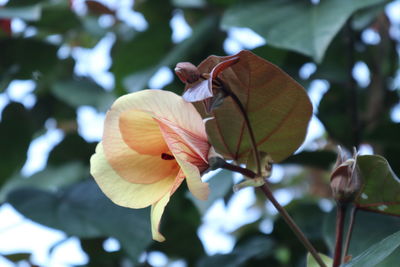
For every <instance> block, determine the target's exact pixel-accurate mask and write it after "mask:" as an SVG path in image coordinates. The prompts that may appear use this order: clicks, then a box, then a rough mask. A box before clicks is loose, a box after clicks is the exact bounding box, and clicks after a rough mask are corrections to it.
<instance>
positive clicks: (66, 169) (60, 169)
mask: <svg viewBox="0 0 400 267" xmlns="http://www.w3.org/2000/svg"><path fill="white" fill-rule="evenodd" d="M88 175H89V170H88V168H87V167H86V166H84V165H83V164H82V163H80V162H71V163H67V164H64V165H61V166H57V167H55V166H48V167H47V168H46V169H44V170H43V171H40V172H38V173H35V174H33V175H32V176H30V177H23V176H21V175H14V176H12V178H11V179H10V180H9V181H7V183H6V184H5V185H4V186H3V187H2V188H1V189H0V203H2V202H4V200H5V199H6V197H7V194H8V193H10V192H11V191H13V190H15V189H17V188H22V187H30V188H37V189H43V190H46V191H50V192H56V191H58V190H59V189H60V188H62V187H65V186H67V185H70V184H72V183H74V182H77V181H79V180H83V178H85V177H87V176H88Z"/></svg>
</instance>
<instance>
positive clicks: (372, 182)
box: [356, 155, 400, 216]
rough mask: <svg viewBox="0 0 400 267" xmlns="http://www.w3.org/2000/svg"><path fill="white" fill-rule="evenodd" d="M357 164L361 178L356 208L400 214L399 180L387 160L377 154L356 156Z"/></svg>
mask: <svg viewBox="0 0 400 267" xmlns="http://www.w3.org/2000/svg"><path fill="white" fill-rule="evenodd" d="M357 166H358V167H359V169H360V173H361V177H362V180H363V187H362V190H361V194H360V195H359V196H358V197H357V199H356V206H357V208H359V209H364V210H368V211H373V212H379V213H385V214H391V215H397V216H400V180H399V178H398V177H397V176H396V175H395V174H394V172H393V171H392V169H391V168H390V165H389V163H388V162H387V160H386V159H385V158H383V157H381V156H377V155H365V156H358V157H357Z"/></svg>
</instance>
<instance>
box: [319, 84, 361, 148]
mask: <svg viewBox="0 0 400 267" xmlns="http://www.w3.org/2000/svg"><path fill="white" fill-rule="evenodd" d="M358 96H359V95H358ZM347 98H348V93H347V88H346V87H345V86H343V85H341V84H338V83H331V86H330V89H329V90H328V92H326V93H325V94H324V95H323V97H322V100H321V102H320V104H319V107H318V114H317V116H318V119H319V120H320V121H321V123H322V124H323V125H324V128H325V129H326V131H327V132H328V134H329V135H330V137H331V138H332V139H334V140H335V141H337V142H338V143H340V144H342V145H344V146H345V147H347V148H349V149H351V147H352V146H353V144H354V140H353V136H352V135H351V134H349V129H352V122H351V117H350V116H349V115H348V112H347V111H348V107H347V101H343V100H344V99H347Z"/></svg>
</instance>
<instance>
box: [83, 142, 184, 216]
mask: <svg viewBox="0 0 400 267" xmlns="http://www.w3.org/2000/svg"><path fill="white" fill-rule="evenodd" d="M90 173H91V174H92V175H93V177H94V179H95V180H96V182H97V184H98V185H99V186H100V188H101V190H102V191H103V192H104V194H105V195H106V196H107V197H108V198H110V199H111V200H112V201H113V202H114V203H115V204H117V205H120V206H123V207H128V208H134V209H137V208H144V207H147V206H150V205H152V204H153V203H155V202H157V201H159V200H160V199H161V198H162V197H163V196H164V195H165V194H169V192H171V190H174V188H176V187H177V185H176V183H177V182H179V181H180V179H179V178H178V177H176V173H174V174H171V175H170V176H168V177H166V178H165V179H162V180H160V181H159V182H157V183H154V184H149V185H143V184H133V183H130V182H128V181H126V180H125V179H123V178H122V177H120V176H119V175H118V174H117V173H116V172H115V171H114V170H113V168H112V167H111V166H110V164H109V163H108V161H107V159H106V157H105V155H104V152H103V145H102V143H99V144H98V145H97V147H96V153H95V154H94V155H93V156H92V157H91V159H90Z"/></svg>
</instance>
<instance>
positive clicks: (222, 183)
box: [188, 170, 233, 215]
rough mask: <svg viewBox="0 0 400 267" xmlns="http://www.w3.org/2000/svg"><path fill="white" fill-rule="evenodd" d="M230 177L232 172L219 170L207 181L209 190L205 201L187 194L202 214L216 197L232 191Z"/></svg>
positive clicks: (221, 196) (222, 196) (218, 197)
mask: <svg viewBox="0 0 400 267" xmlns="http://www.w3.org/2000/svg"><path fill="white" fill-rule="evenodd" d="M232 179H233V176H232V172H230V171H225V170H223V171H220V172H218V173H217V174H215V175H214V176H213V177H212V178H211V179H210V180H209V181H207V183H208V185H209V187H210V189H211V192H210V195H209V196H208V199H207V200H206V201H203V200H198V199H197V198H195V197H194V196H193V195H192V194H188V197H189V198H190V199H191V200H192V201H193V203H194V204H195V205H196V207H197V209H198V210H199V211H200V213H201V214H203V215H204V214H205V213H206V211H207V209H208V208H209V207H211V206H212V204H214V202H215V201H216V200H217V199H220V198H224V197H225V195H226V194H227V193H228V192H229V191H232V186H233V180H232Z"/></svg>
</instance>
